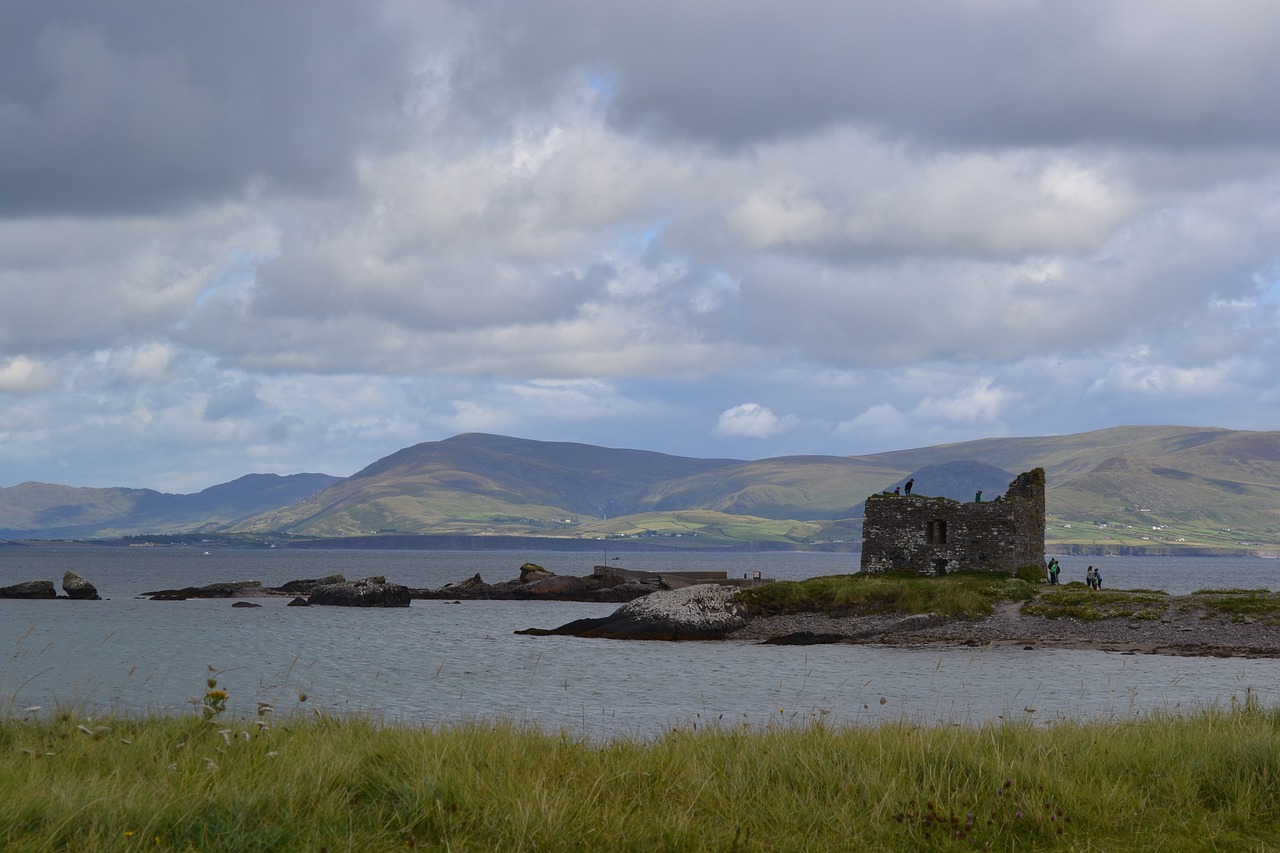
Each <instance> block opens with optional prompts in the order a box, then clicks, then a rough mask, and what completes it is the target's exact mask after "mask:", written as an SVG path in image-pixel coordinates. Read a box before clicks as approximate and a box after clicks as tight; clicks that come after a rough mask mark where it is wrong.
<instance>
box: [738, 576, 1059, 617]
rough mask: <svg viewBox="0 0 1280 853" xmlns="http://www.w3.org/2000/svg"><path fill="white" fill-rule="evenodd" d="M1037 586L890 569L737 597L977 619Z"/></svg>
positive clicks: (774, 586) (754, 604)
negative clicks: (994, 606)
mask: <svg viewBox="0 0 1280 853" xmlns="http://www.w3.org/2000/svg"><path fill="white" fill-rule="evenodd" d="M1036 590H1037V585H1036V584H1035V583H1032V582H1029V581H1027V580H1023V579H1020V578H1014V577H1009V576H1008V575H1004V574H996V573H991V572H967V573H960V572H957V573H953V574H949V575H947V576H945V577H941V578H934V577H925V576H922V575H918V574H915V573H912V572H886V573H884V574H856V575H830V576H827V577H820V578H809V579H807V580H803V581H780V582H778V583H771V584H767V585H766V586H760V587H753V588H751V589H746V590H744V591H743V592H742V593H741V594H740V596H739V598H740V599H741V600H742V601H743V602H744V603H745V604H746V605H747V608H748V610H749V611H750V612H751V613H753V614H755V615H760V616H776V615H781V614H785V613H827V614H831V615H837V616H865V615H871V614H877V613H901V614H910V613H937V614H938V615H940V616H965V617H968V618H970V619H976V618H980V617H982V616H986V615H988V614H989V613H991V610H992V606H993V604H994V602H997V601H1027V600H1030V599H1031V598H1033V597H1034V596H1035V594H1036Z"/></svg>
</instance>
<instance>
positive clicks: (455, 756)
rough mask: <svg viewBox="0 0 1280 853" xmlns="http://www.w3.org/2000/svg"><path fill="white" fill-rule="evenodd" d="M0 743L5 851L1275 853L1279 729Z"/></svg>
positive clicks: (6, 739) (113, 735) (1109, 726)
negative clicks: (1058, 852)
mask: <svg viewBox="0 0 1280 853" xmlns="http://www.w3.org/2000/svg"><path fill="white" fill-rule="evenodd" d="M257 722H258V721H257V720H252V721H233V720H225V719H221V718H214V719H212V720H208V721H206V720H204V719H200V718H195V717H184V718H174V717H164V718H146V719H109V720H107V719H93V720H90V719H83V718H78V717H76V716H74V715H71V714H58V715H55V716H53V717H52V718H49V717H40V718H38V719H31V720H25V721H24V720H21V719H15V718H9V719H5V720H0V791H3V792H4V795H3V797H0V845H3V848H4V849H5V850H15V851H25V850H63V849H66V850H87V851H94V850H143V849H147V850H156V849H165V850H173V849H176V850H187V849H199V850H227V851H232V850H234V851H245V850H322V849H327V850H331V851H334V850H361V851H366V850H370V851H377V850H406V849H412V848H415V847H416V848H422V849H449V850H636V851H641V850H643V851H649V850H709V851H710V850H716V851H721V850H784V849H785V850H823V851H826V850H850V849H869V850H975V849H976V850H982V849H991V850H1014V849H1019V850H1021V849H1029V848H1046V849H1062V850H1086V849H1087V850H1122V849H1124V850H1156V849H1159V850H1163V851H1181V850H1187V851H1191V850H1196V851H1199V850H1205V849H1232V850H1243V849H1273V848H1274V847H1275V846H1277V845H1280V713H1277V712H1275V711H1270V710H1265V709H1262V708H1259V707H1258V706H1257V705H1256V703H1253V702H1250V701H1244V702H1240V703H1237V704H1235V705H1234V706H1233V707H1230V708H1222V709H1212V710H1207V711H1204V712H1202V713H1199V714H1197V715H1193V716H1189V717H1166V716H1154V717H1148V718H1144V719H1141V720H1139V721H1136V722H1135V721H1125V722H1102V723H1087V724H1086V723H1061V724H1057V725H1054V726H1052V727H1049V728H1043V727H1037V726H1035V725H1033V724H1031V723H995V724H987V725H982V726H977V727H950V726H938V727H927V728H921V727H916V726H912V725H906V724H901V725H884V726H879V727H874V728H831V727H825V726H806V727H791V726H778V727H775V728H769V729H764V730H761V729H753V730H746V729H735V728H731V727H729V726H724V727H720V728H714V727H713V728H711V729H706V728H701V729H698V730H687V729H684V730H677V731H672V732H671V733H669V734H667V735H666V736H664V737H662V738H659V739H657V740H653V741H643V742H642V741H625V740H624V741H615V742H609V743H605V744H591V743H587V742H584V741H582V740H579V739H577V738H574V737H570V736H566V735H557V734H547V733H541V732H538V731H536V730H532V729H528V728H522V727H519V726H515V725H511V724H480V723H477V724H472V725H460V726H451V727H447V728H430V727H407V726H397V725H380V724H378V723H377V722H374V721H370V720H365V719H344V720H337V719H327V718H322V717H312V718H297V719H291V720H285V721H281V722H277V723H274V724H271V725H268V726H266V727H259V726H258V725H257Z"/></svg>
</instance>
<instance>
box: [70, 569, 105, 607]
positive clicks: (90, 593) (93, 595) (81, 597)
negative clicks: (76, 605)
mask: <svg viewBox="0 0 1280 853" xmlns="http://www.w3.org/2000/svg"><path fill="white" fill-rule="evenodd" d="M62 591H63V592H65V593H66V594H67V598H74V599H76V600H78V601H101V600H102V598H101V597H100V596H99V595H98V588H97V587H95V586H94V585H93V584H91V583H89V582H88V581H87V580H85V579H84V578H82V577H80V576H79V575H78V574H76V573H75V572H67V573H66V574H65V575H63V576H62Z"/></svg>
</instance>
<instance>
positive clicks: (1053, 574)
mask: <svg viewBox="0 0 1280 853" xmlns="http://www.w3.org/2000/svg"><path fill="white" fill-rule="evenodd" d="M1059 571H1061V567H1060V566H1059V565H1058V558H1057V557H1050V558H1049V583H1050V584H1052V585H1054V586H1057V584H1058V572H1059Z"/></svg>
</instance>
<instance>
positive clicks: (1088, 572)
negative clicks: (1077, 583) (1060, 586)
mask: <svg viewBox="0 0 1280 853" xmlns="http://www.w3.org/2000/svg"><path fill="white" fill-rule="evenodd" d="M1084 585H1085V586H1087V587H1089V589H1093V566H1090V567H1089V568H1087V569H1085V570H1084Z"/></svg>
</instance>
